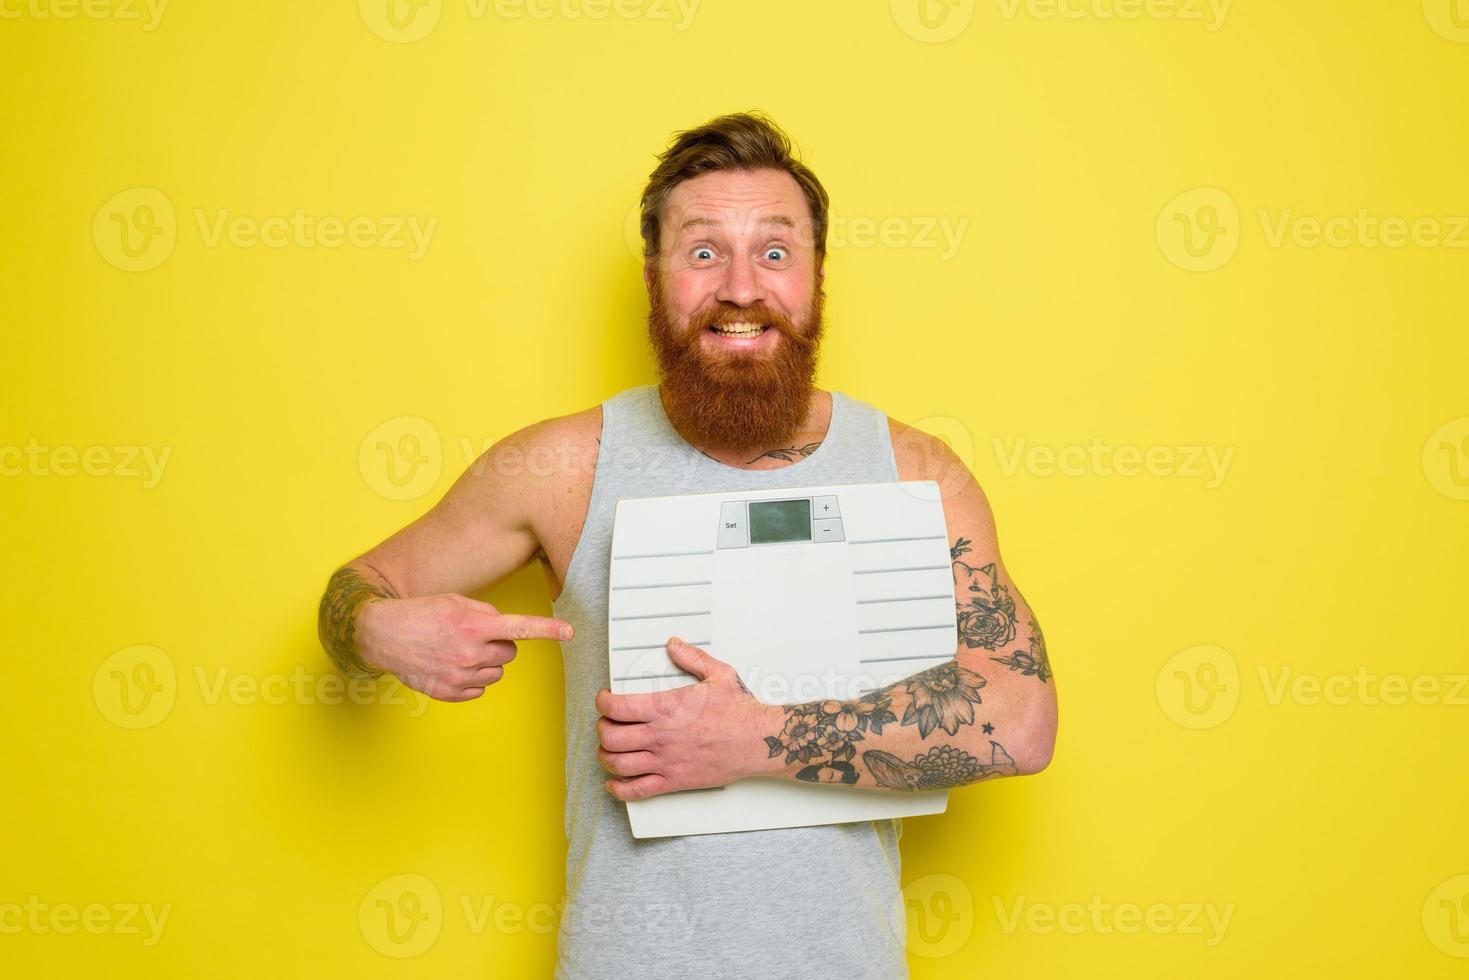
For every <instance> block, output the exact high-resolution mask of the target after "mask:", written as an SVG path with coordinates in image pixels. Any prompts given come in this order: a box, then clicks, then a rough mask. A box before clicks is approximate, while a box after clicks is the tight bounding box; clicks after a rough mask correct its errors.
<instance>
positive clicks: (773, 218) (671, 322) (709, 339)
mask: <svg viewBox="0 0 1469 980" xmlns="http://www.w3.org/2000/svg"><path fill="white" fill-rule="evenodd" d="M660 236H661V237H660V254H659V255H658V256H656V257H655V258H653V259H650V260H648V262H647V263H646V264H645V266H644V270H643V274H644V280H645V281H646V283H647V286H648V296H649V300H650V303H651V310H650V312H649V315H648V327H649V331H648V332H649V339H650V341H651V342H652V345H653V348H654V352H655V353H656V354H657V356H658V363H659V368H660V372H661V375H662V390H663V395H664V401H665V406H666V407H667V409H668V412H669V416H670V418H671V419H672V420H673V421H674V423H675V424H676V425H677V426H678V428H679V429H680V430H681V431H683V432H684V433H685V434H687V435H689V436H690V437H692V438H693V439H694V440H695V441H697V442H699V443H701V444H702V445H704V446H706V447H708V448H711V449H716V450H743V449H754V448H758V449H761V450H764V449H770V448H773V447H774V446H776V445H778V444H780V443H781V442H783V441H785V440H787V439H789V438H790V437H791V436H792V435H793V434H794V433H795V432H796V430H797V429H798V428H799V426H800V423H801V422H802V421H803V420H804V419H805V417H806V413H807V409H808V407H809V404H810V398H811V392H812V390H813V387H814V379H815V373H816V356H817V353H818V351H819V348H820V342H821V332H822V322H821V307H822V301H823V294H822V289H821V278H822V274H823V270H822V269H821V268H819V267H818V265H817V262H816V248H815V239H814V236H813V233H812V218H811V209H810V207H809V205H807V203H806V197H805V195H804V194H803V193H802V192H801V188H800V185H799V184H797V183H796V181H795V178H793V177H791V175H790V174H788V173H786V172H784V171H781V170H754V171H740V170H725V171H716V172H713V173H707V174H701V175H700V176H698V177H695V178H692V179H690V180H686V181H684V182H683V183H681V184H679V185H678V186H676V187H675V188H674V189H673V190H672V192H670V194H669V195H668V198H667V200H666V201H665V203H664V207H663V213H662V215H661V231H660Z"/></svg>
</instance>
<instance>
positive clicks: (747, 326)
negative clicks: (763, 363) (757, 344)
mask: <svg viewBox="0 0 1469 980" xmlns="http://www.w3.org/2000/svg"><path fill="white" fill-rule="evenodd" d="M769 329H770V325H769V324H768V323H720V324H715V325H714V326H712V327H710V328H709V332H710V333H715V334H718V335H719V336H721V337H746V338H751V337H758V336H760V335H761V334H762V333H764V332H765V331H767V330H769Z"/></svg>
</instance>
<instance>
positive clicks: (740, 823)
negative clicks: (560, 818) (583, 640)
mask: <svg viewBox="0 0 1469 980" xmlns="http://www.w3.org/2000/svg"><path fill="white" fill-rule="evenodd" d="M752 504H754V505H755V506H754V507H752V506H751V505H752ZM762 505H763V506H762ZM613 521H614V523H613V528H612V568H611V574H610V576H609V595H608V604H607V610H608V623H607V635H608V640H609V642H608V647H609V651H608V662H609V666H610V668H611V678H612V685H611V689H612V691H613V692H615V693H618V694H644V693H648V692H652V691H665V690H671V689H673V688H676V687H682V686H683V685H685V684H691V683H695V682H696V679H695V678H694V677H693V676H692V675H690V674H686V673H684V672H683V671H682V670H680V669H679V668H678V667H676V666H674V664H673V662H672V661H671V660H669V658H668V653H667V650H666V648H665V644H666V643H667V641H668V638H669V637H670V636H681V637H683V638H684V639H685V640H687V641H688V642H690V643H692V644H694V645H695V646H697V647H701V648H702V649H704V650H707V651H708V652H709V653H710V654H711V655H712V656H714V657H716V658H718V659H719V660H723V661H725V662H727V663H729V664H730V665H731V666H733V667H734V668H735V670H736V671H737V672H738V673H739V675H740V679H741V680H743V681H744V682H745V685H746V686H747V687H748V688H750V690H751V691H752V692H753V693H754V695H755V696H756V697H757V698H759V699H760V700H761V701H764V702H766V703H768V704H795V703H799V702H805V701H814V700H816V699H818V698H838V699H843V700H845V699H848V698H854V697H859V696H861V695H862V694H865V693H867V692H868V691H871V690H873V689H875V688H878V687H881V686H883V685H885V684H890V683H892V682H893V681H896V680H900V679H902V678H904V677H907V676H909V675H911V674H915V673H917V672H918V671H921V670H924V669H926V668H928V667H932V666H933V665H934V664H937V663H941V662H943V661H945V660H949V659H951V658H953V656H954V654H955V651H956V649H957V647H958V632H957V624H956V620H955V611H956V610H955V599H954V578H953V567H952V565H951V563H950V558H949V542H948V527H947V524H946V522H945V520H944V510H943V502H942V501H941V500H940V498H939V494H938V485H937V484H936V483H935V482H934V481H932V480H910V481H903V482H897V483H856V484H842V485H836V486H824V487H797V488H785V489H780V490H754V491H750V490H744V491H728V492H721V493H702V494H685V495H680V496H671V497H635V498H627V499H623V500H620V501H618V503H617V507H616V511H615V514H614V518H613ZM752 522H753V523H752ZM896 724H897V723H896V722H890V723H889V725H891V726H896ZM765 734H772V735H773V734H775V733H774V732H769V733H765V732H762V733H761V735H762V736H763V735H765ZM856 748H857V757H856V758H855V759H853V760H850V761H852V762H853V763H854V764H857V765H858V768H859V770H860V769H862V768H863V767H862V766H861V765H860V760H861V753H862V750H863V746H862V743H861V742H858V743H857V745H856ZM817 761H820V760H817ZM864 777H865V778H867V779H870V778H871V777H870V776H865V774H864ZM947 805H948V791H947V790H933V791H925V792H921V793H915V792H910V791H905V790H899V791H889V790H877V789H864V788H862V783H860V782H859V783H857V784H856V785H853V786H848V785H840V784H838V785H828V784H825V783H807V782H803V781H797V780H787V779H780V778H775V777H766V776H758V777H752V778H749V779H742V780H739V781H738V782H735V783H731V784H730V785H728V786H725V787H720V788H717V789H697V790H685V791H682V792H677V793H668V794H665V795H662V796H655V797H652V798H650V799H646V800H632V801H629V802H628V803H627V811H628V818H629V820H630V822H631V824H632V832H633V836H634V837H640V838H642V837H668V836H673V835H682V834H714V833H728V832H731V831H741V830H768V829H773V828H778V827H802V826H810V825H815V824H831V823H846V822H849V821H857V820H881V819H887V818H890V817H903V816H915V815H919V814H930V813H942V812H943V811H944V808H945V807H946V806H947Z"/></svg>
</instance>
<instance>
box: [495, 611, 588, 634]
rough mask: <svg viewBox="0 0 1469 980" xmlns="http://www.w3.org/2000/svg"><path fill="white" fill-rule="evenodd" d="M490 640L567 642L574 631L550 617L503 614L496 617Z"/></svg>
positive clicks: (566, 624) (561, 620) (563, 622)
mask: <svg viewBox="0 0 1469 980" xmlns="http://www.w3.org/2000/svg"><path fill="white" fill-rule="evenodd" d="M496 618H497V620H498V622H497V623H496V625H495V627H494V628H493V629H492V632H493V633H494V634H496V635H494V636H492V637H491V639H505V640H569V639H571V638H572V636H574V635H575V633H576V631H575V630H574V629H573V628H572V625H571V624H570V623H568V622H567V621H566V620H564V619H555V618H554V617H551V616H522V615H520V614H519V613H505V614H503V615H501V616H498V617H496Z"/></svg>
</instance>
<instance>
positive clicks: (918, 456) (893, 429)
mask: <svg viewBox="0 0 1469 980" xmlns="http://www.w3.org/2000/svg"><path fill="white" fill-rule="evenodd" d="M887 421H888V435H889V437H890V438H891V439H892V443H893V458H894V459H895V460H896V461H897V464H898V478H899V479H900V480H934V481H936V482H937V483H938V484H939V485H940V487H941V488H942V489H943V490H944V491H945V492H953V491H957V490H959V489H960V488H962V487H964V486H965V485H966V484H972V483H973V482H974V475H973V474H972V473H971V472H970V470H969V465H968V463H967V462H966V461H965V460H964V459H963V458H961V457H960V455H959V454H958V453H956V452H955V451H954V450H953V448H952V447H951V446H950V445H949V443H948V442H947V441H946V440H944V439H943V438H941V437H939V436H936V435H933V434H932V433H929V432H925V431H924V430H922V429H919V428H917V427H915V426H912V425H908V424H907V423H906V422H900V421H898V420H897V419H895V418H893V417H892V416H891V415H889V416H888V417H887ZM951 421H956V420H951ZM964 435H965V438H966V440H967V441H968V442H970V443H971V444H972V442H973V439H972V438H969V437H968V432H967V430H966V431H965V433H964Z"/></svg>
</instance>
